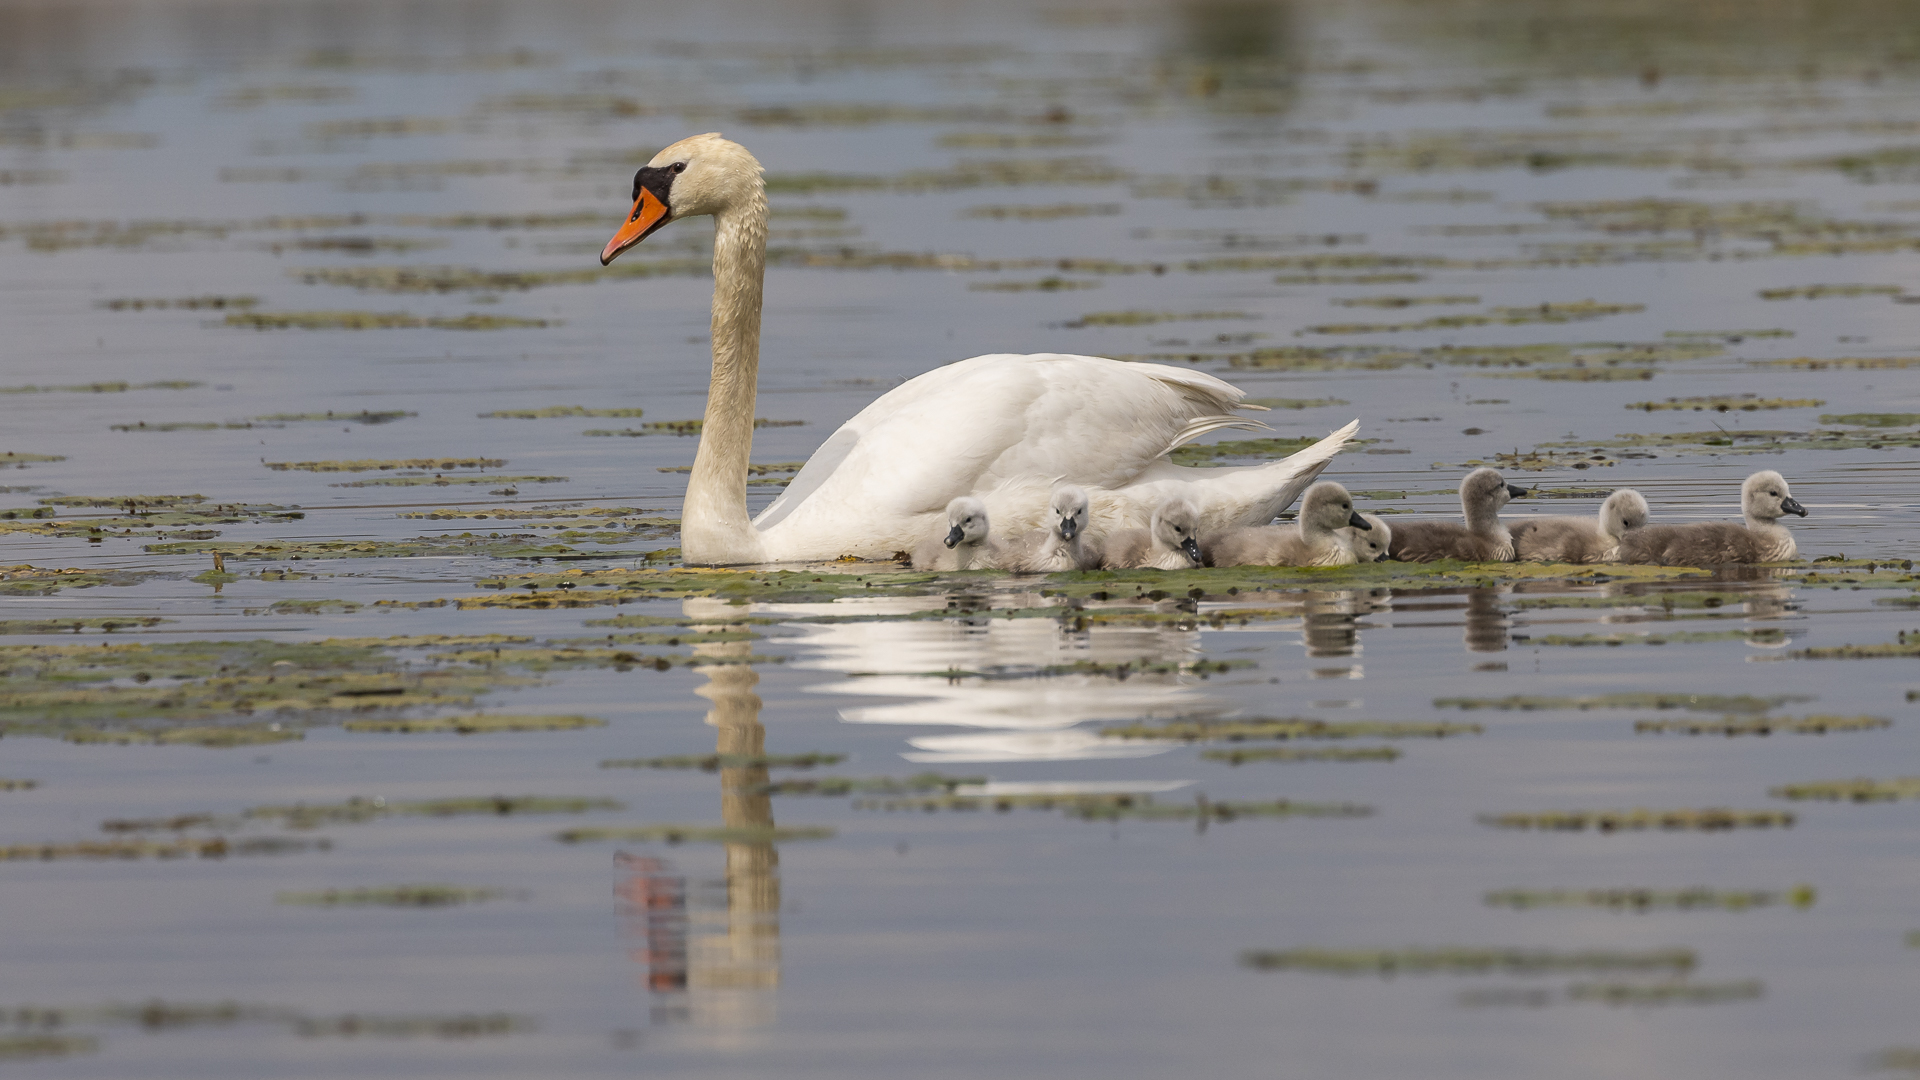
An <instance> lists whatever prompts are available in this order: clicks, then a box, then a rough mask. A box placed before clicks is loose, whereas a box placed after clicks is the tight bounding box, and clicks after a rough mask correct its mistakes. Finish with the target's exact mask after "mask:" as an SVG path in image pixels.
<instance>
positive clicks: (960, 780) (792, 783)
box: [746, 772, 987, 798]
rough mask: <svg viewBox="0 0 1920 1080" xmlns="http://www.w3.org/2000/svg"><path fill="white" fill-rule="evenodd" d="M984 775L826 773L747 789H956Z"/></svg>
mask: <svg viewBox="0 0 1920 1080" xmlns="http://www.w3.org/2000/svg"><path fill="white" fill-rule="evenodd" d="M986 782H987V778H986V777H984V776H947V775H945V774H944V773H936V772H924V773H916V774H914V775H912V776H906V777H899V776H868V777H859V776H822V777H818V778H812V779H806V780H777V781H774V782H772V783H767V784H755V785H753V786H751V787H749V788H747V789H746V790H747V791H749V792H751V793H752V794H755V795H821V796H825V797H828V798H837V797H839V796H842V795H904V794H912V793H917V792H922V791H944V792H952V791H953V790H954V789H955V788H957V787H961V786H963V785H972V784H984V783H986Z"/></svg>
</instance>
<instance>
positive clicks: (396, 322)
mask: <svg viewBox="0 0 1920 1080" xmlns="http://www.w3.org/2000/svg"><path fill="white" fill-rule="evenodd" d="M226 323H227V325H228V326H238V327H243V328H245V329H248V330H416V329H421V328H426V329H430V330H520V329H527V328H536V329H537V328H540V327H545V326H551V325H552V323H550V322H548V321H547V320H546V319H523V318H518V317H515V316H511V315H479V314H468V315H462V316H460V317H459V318H446V317H443V316H438V315H435V316H429V317H427V318H421V317H420V316H418V315H412V314H409V313H407V312H404V311H275V312H266V311H247V312H235V313H234V314H231V315H228V316H227V319H226Z"/></svg>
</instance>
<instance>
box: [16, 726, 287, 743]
mask: <svg viewBox="0 0 1920 1080" xmlns="http://www.w3.org/2000/svg"><path fill="white" fill-rule="evenodd" d="M9 733H10V734H13V733H17V729H14V730H10V731H9ZM64 738H65V739H66V740H67V741H68V742H70V743H79V744H82V745H85V744H99V743H106V744H111V745H114V746H130V745H141V744H144V745H148V746H209V747H231V746H262V745H265V744H268V743H279V742H298V741H300V740H301V739H304V738H306V733H305V732H303V731H301V730H300V728H298V727H295V726H291V725H287V724H277V723H269V724H229V725H220V726H214V725H198V726H187V727H171V728H150V729H143V728H74V729H71V730H69V731H67V732H66V733H65V735H64Z"/></svg>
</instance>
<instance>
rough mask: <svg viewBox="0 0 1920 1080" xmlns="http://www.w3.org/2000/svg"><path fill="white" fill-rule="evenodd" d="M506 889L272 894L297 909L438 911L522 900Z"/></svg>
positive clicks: (384, 889) (427, 888)
mask: <svg viewBox="0 0 1920 1080" xmlns="http://www.w3.org/2000/svg"><path fill="white" fill-rule="evenodd" d="M523 896H524V894H520V893H515V892H513V891H511V890H509V889H499V888H491V887H486V886H477V887H476V886H469V885H384V886H377V887H372V888H356V889H321V890H318V891H315V892H282V893H275V894H274V897H273V902H274V903H276V904H289V905H293V906H297V907H399V908H440V907H457V906H459V905H461V904H478V903H483V902H485V901H488V900H504V899H509V898H519V897H523Z"/></svg>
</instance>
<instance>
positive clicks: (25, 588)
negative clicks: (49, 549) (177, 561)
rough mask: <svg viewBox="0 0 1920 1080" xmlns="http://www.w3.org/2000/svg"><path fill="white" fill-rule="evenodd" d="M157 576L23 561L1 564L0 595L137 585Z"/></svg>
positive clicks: (48, 594)
mask: <svg viewBox="0 0 1920 1080" xmlns="http://www.w3.org/2000/svg"><path fill="white" fill-rule="evenodd" d="M152 576H153V575H152V574H151V573H149V572H146V571H139V570H83V569H80V568H78V567H68V568H65V569H56V568H53V567H45V566H30V565H28V564H26V563H19V564H17V565H14V566H0V595H11V596H52V595H53V594H54V593H57V592H59V591H60V590H62V589H90V588H93V587H95V586H98V585H133V584H136V583H138V582H141V581H144V580H146V579H147V578H150V577H152Z"/></svg>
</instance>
